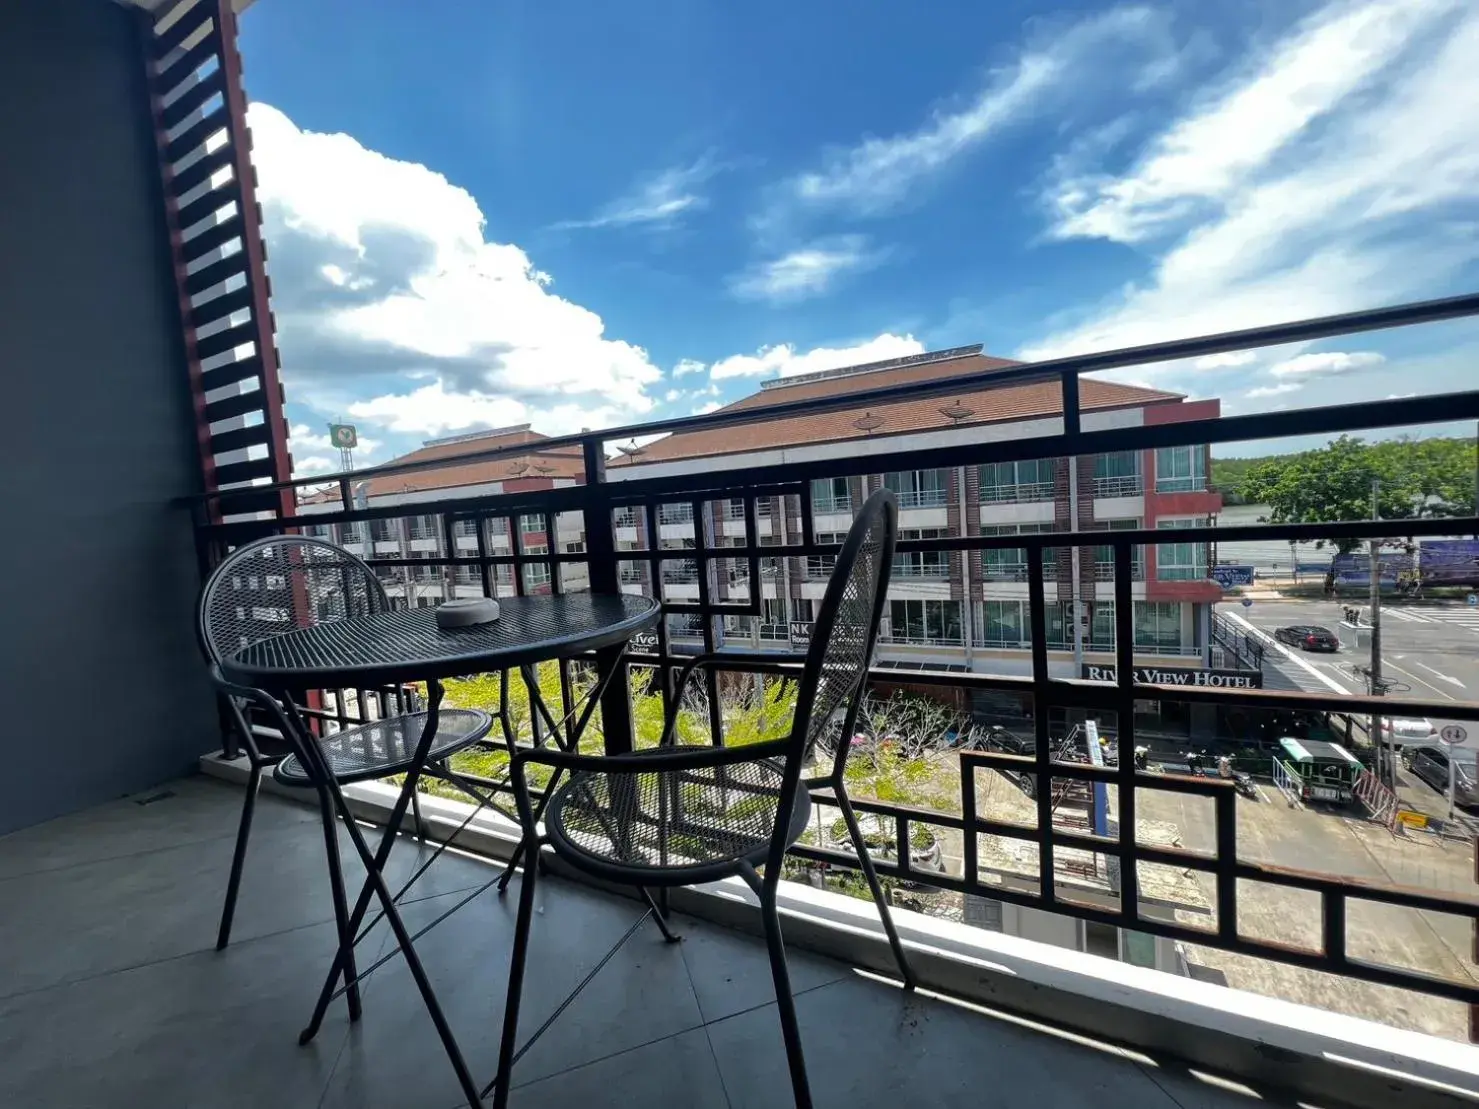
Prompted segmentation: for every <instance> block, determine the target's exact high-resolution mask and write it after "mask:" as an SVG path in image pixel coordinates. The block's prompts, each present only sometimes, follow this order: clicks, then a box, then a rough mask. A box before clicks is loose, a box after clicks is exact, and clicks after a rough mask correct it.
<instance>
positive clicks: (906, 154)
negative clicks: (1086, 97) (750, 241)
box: [762, 7, 1170, 222]
mask: <svg viewBox="0 0 1479 1109" xmlns="http://www.w3.org/2000/svg"><path fill="white" fill-rule="evenodd" d="M1127 44H1128V45H1129V46H1130V47H1131V49H1132V50H1133V52H1134V55H1139V54H1141V53H1143V52H1144V50H1145V49H1146V48H1147V47H1149V48H1150V51H1151V53H1152V55H1153V57H1152V60H1151V62H1150V66H1151V67H1153V68H1148V67H1147V66H1146V65H1145V64H1144V62H1143V61H1142V60H1140V59H1138V58H1137V57H1134V56H1127V54H1126V52H1125V49H1124V47H1125V46H1126V45H1127ZM1169 52H1170V46H1169V39H1168V37H1167V34H1166V27H1165V21H1164V19H1163V18H1162V17H1161V16H1160V15H1159V14H1158V13H1156V12H1154V11H1153V10H1151V9H1149V8H1146V7H1122V8H1115V9H1112V10H1110V11H1108V12H1105V13H1102V14H1100V15H1096V16H1092V17H1090V18H1088V19H1084V20H1082V21H1080V22H1078V23H1076V24H1071V25H1068V26H1067V27H1061V28H1054V29H1053V33H1052V34H1051V35H1045V36H1043V41H1042V44H1041V45H1039V46H1035V47H1032V48H1029V49H1027V50H1024V51H1023V52H1021V53H1020V54H1019V55H1018V56H1017V57H1016V58H1015V59H1014V60H1012V61H1011V62H1009V63H1008V64H1006V65H1004V66H1001V67H1000V68H997V69H994V70H992V71H991V72H990V73H988V74H987V76H986V79H985V81H984V83H983V84H982V86H981V87H980V88H979V89H978V90H976V92H975V93H974V94H973V95H972V96H970V97H969V99H967V100H966V101H965V102H964V103H960V104H956V105H954V106H948V107H947V106H941V107H938V108H936V109H935V110H934V111H933V112H931V113H930V116H929V118H928V119H926V120H924V121H923V122H921V123H920V125H919V126H918V127H916V128H914V129H913V130H910V131H903V132H900V133H898V134H894V135H890V136H888V137H885V138H880V137H876V136H870V137H867V138H864V139H863V140H861V141H860V142H858V143H856V144H855V145H852V146H846V147H838V148H835V149H833V150H831V151H830V152H828V154H827V156H826V157H825V159H824V163H823V165H822V166H821V168H819V169H815V170H811V171H808V172H805V173H801V174H798V175H797V176H795V177H793V178H791V179H790V180H788V181H786V182H784V183H783V184H782V185H781V187H780V188H779V189H778V190H777V194H776V196H775V198H774V200H775V203H776V204H777V205H778V206H781V207H785V206H788V205H799V206H802V207H807V208H820V207H841V208H845V209H849V210H851V211H853V212H855V213H857V214H864V215H869V214H876V213H880V212H883V211H886V210H888V209H889V208H891V207H893V206H894V205H896V204H898V203H900V202H901V201H903V200H905V199H907V198H908V197H909V196H910V193H911V189H912V188H913V187H914V186H915V185H916V184H917V183H918V182H920V181H921V180H922V179H925V178H928V177H930V176H932V175H935V174H937V173H939V172H941V171H943V170H944V169H946V168H947V167H948V166H950V165H951V164H952V163H954V162H956V161H957V160H958V159H960V158H961V157H962V156H964V155H966V154H968V153H970V152H973V151H975V150H976V149H978V148H980V147H981V146H983V145H984V144H985V143H986V142H987V141H988V140H990V139H992V138H994V137H996V136H998V135H999V134H1001V133H1002V132H1004V131H1005V130H1006V129H1007V128H1008V127H1010V126H1011V125H1013V124H1016V123H1019V122H1021V121H1022V120H1024V119H1027V118H1029V117H1030V116H1032V115H1033V114H1034V113H1036V112H1038V111H1041V110H1042V109H1043V108H1045V107H1046V106H1048V104H1049V103H1050V100H1051V98H1050V96H1049V94H1050V93H1053V92H1055V91H1062V90H1079V91H1081V90H1082V89H1083V88H1085V87H1086V86H1087V84H1088V83H1089V81H1090V80H1091V78H1092V71H1091V69H1090V67H1089V66H1088V65H1087V64H1086V63H1087V62H1089V61H1090V60H1092V61H1094V62H1096V63H1098V65H1100V66H1102V67H1106V68H1108V69H1110V70H1112V69H1114V68H1115V66H1116V63H1120V62H1124V63H1125V65H1126V68H1133V69H1134V70H1135V72H1136V73H1137V75H1138V76H1137V77H1136V78H1134V80H1136V81H1139V80H1141V79H1142V78H1143V79H1145V80H1148V81H1154V80H1158V79H1162V78H1164V77H1165V76H1166V75H1168V74H1169V72H1170V70H1169V69H1168V68H1167V61H1168V54H1169ZM1101 72H1102V70H1101ZM775 215H776V213H772V214H771V216H770V217H768V218H767V219H763V220H762V222H769V219H771V218H774V217H775Z"/></svg>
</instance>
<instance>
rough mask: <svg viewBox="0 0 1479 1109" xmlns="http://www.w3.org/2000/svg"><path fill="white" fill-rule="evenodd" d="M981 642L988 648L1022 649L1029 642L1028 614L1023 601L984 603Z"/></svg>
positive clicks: (982, 607)
mask: <svg viewBox="0 0 1479 1109" xmlns="http://www.w3.org/2000/svg"><path fill="white" fill-rule="evenodd" d="M979 611H980V613H981V620H980V623H981V631H980V635H981V642H982V644H984V645H985V646H987V647H1020V646H1023V645H1024V644H1026V643H1027V641H1028V628H1029V625H1028V622H1027V613H1026V611H1025V608H1024V606H1023V603H1022V602H1021V601H983V602H981V607H980V609H979Z"/></svg>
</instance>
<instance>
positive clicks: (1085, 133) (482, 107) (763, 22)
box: [242, 0, 1479, 473]
mask: <svg viewBox="0 0 1479 1109" xmlns="http://www.w3.org/2000/svg"><path fill="white" fill-rule="evenodd" d="M242 49H243V54H244V57H245V59H246V63H247V73H246V78H247V89H248V92H249V94H250V96H251V98H252V100H253V106H252V108H251V110H250V116H249V119H250V123H251V126H252V129H253V136H254V141H255V158H256V162H257V165H258V171H259V178H260V188H261V199H262V201H263V206H264V211H265V213H266V220H267V235H268V243H269V247H270V250H271V260H270V269H271V272H272V276H273V285H274V308H275V311H276V315H277V319H278V326H279V339H280V348H281V351H282V356H283V373H284V378H285V380H286V382H287V386H288V392H289V401H290V405H289V416H290V419H291V422H292V424H293V427H294V434H293V448H294V454H295V457H296V458H297V460H298V465H299V472H300V473H312V472H315V471H321V470H324V469H327V468H329V467H330V465H331V452H330V451H329V450H328V449H327V443H326V440H325V430H324V427H325V424H326V423H327V421H328V420H330V419H331V418H334V417H345V418H348V419H351V420H353V422H355V423H356V424H357V425H359V427H360V429H361V435H362V436H363V437H364V438H365V439H366V440H367V441H368V443H369V444H370V445H369V448H368V450H367V451H364V452H362V453H361V456H360V458H359V461H360V462H361V464H366V463H371V462H376V461H383V460H385V459H387V458H389V457H390V456H392V455H393V454H396V453H400V452H402V451H404V450H407V449H409V448H411V447H414V446H416V445H418V444H419V443H420V442H421V441H422V440H423V439H425V438H429V437H432V436H437V435H446V434H455V433H459V432H463V431H470V430H474V429H476V428H478V427H486V426H502V425H506V424H512V423H522V422H531V423H533V425H534V426H535V427H536V428H538V429H540V430H543V431H547V432H550V433H560V432H566V431H574V430H578V429H579V428H581V427H599V426H603V425H612V424H616V423H625V422H630V421H635V420H643V419H649V418H659V417H663V416H669V415H687V414H689V413H691V412H696V411H703V410H706V409H707V408H709V407H712V406H715V405H717V404H719V403H721V402H723V401H727V400H731V399H734V398H735V397H738V396H741V395H744V394H745V393H747V392H750V391H752V390H753V389H754V388H755V387H756V385H757V384H758V382H759V381H761V380H763V379H765V378H768V377H774V376H776V375H777V374H786V373H796V372H804V371H806V370H811V369H819V368H825V367H828V366H832V365H846V364H850V363H855V362H860V361H867V360H871V359H876V358H881V357H890V356H893V355H898V354H905V353H911V352H914V351H918V350H924V349H937V348H941V347H947V346H954V345H960V344H965V343H975V342H980V343H984V344H985V347H986V349H987V351H988V352H990V353H993V354H1000V355H1004V356H1019V357H1037V356H1048V355H1052V354H1061V353H1067V352H1072V351H1086V350H1093V349H1103V348H1108V347H1115V346H1123V345H1128V344H1131V343H1138V342H1145V341H1152V340H1156V339H1170V338H1177V337H1182V336H1186V335H1191V334H1197V333H1203V332H1208V331H1216V330H1225V329H1228V328H1233V327H1243V326H1252V325H1256V324H1260V323H1272V322H1277V321H1279V320H1283V319H1291V318H1297V317H1301V316H1308V315H1318V314H1324V313H1327V312H1335V311H1345V310H1351V309H1356V308H1361V307H1371V306H1376V305H1380V304H1384V303H1393V302H1397V301H1401V300H1408V299H1417V298H1422V297H1429V296H1440V295H1445V294H1449V293H1454V292H1458V291H1461V290H1463V289H1465V288H1466V287H1467V288H1472V286H1473V278H1474V276H1475V265H1474V263H1475V258H1476V255H1479V238H1476V228H1479V223H1476V215H1479V211H1476V209H1479V204H1476V202H1475V199H1474V198H1475V197H1476V196H1479V188H1476V186H1479V144H1475V143H1474V142H1473V141H1472V134H1473V125H1472V120H1473V119H1474V118H1475V114H1476V110H1479V7H1476V6H1475V5H1473V4H1472V3H1469V2H1467V0H1337V2H1333V3H1305V4H1301V3H1296V2H1293V0H1278V2H1274V0H1267V2H1264V0H1237V2H1233V0H1230V2H1227V3H1219V4H1209V3H1204V2H1191V0H1182V2H1176V0H1170V2H1161V3H1146V4H1135V3H1127V4H1088V3H1080V4H1069V3H1052V2H1049V0H1035V2H1027V0H998V2H996V3H992V4H977V3H963V2H962V3H947V2H943V0H942V2H938V3H932V4H908V5H906V4H898V3H888V4H885V3H858V2H854V3H850V4H848V5H846V6H845V7H844V6H842V5H822V4H801V5H798V4H780V3H750V4H745V5H735V4H721V3H718V2H699V0H692V2H688V3H647V2H642V0H632V2H628V3H625V4H621V5H597V4H586V5H550V4H535V3H514V2H510V3H500V4H484V5H468V4H463V3H453V2H450V0H421V2H420V3H418V4H415V5H409V4H403V3H391V2H388V0H378V2H376V0H353V2H350V0H315V3H313V4H295V3H289V2H284V0H260V2H259V3H257V4H255V5H254V6H253V7H252V8H251V9H250V10H249V11H248V12H247V13H246V15H245V16H244V17H243V19H242ZM1476 354H1479V334H1476V332H1475V329H1474V328H1473V327H1471V326H1468V325H1460V324H1451V325H1442V326H1438V327H1431V328H1425V329H1420V330H1415V331H1412V332H1410V333H1391V334H1388V335H1383V336H1357V337H1353V338H1350V339H1347V340H1345V341H1343V342H1336V343H1325V344H1314V345H1301V346H1298V347H1288V348H1282V349H1280V350H1272V351H1263V352H1259V353H1258V354H1256V355H1253V354H1249V355H1248V356H1246V357H1242V358H1239V357H1230V356H1224V357H1223V358H1221V359H1218V360H1211V361H1208V360H1203V361H1202V362H1201V363H1195V362H1182V363H1177V364H1168V365H1164V366H1158V367H1148V368H1141V369H1138V370H1136V371H1134V372H1127V373H1125V374H1123V375H1121V376H1123V377H1124V378H1125V379H1127V380H1135V381H1141V382H1147V383H1150V384H1154V385H1157V386H1161V387H1167V388H1174V389H1178V390H1181V391H1185V392H1188V393H1190V394H1192V395H1196V396H1220V397H1221V398H1222V399H1223V402H1224V410H1225V411H1237V412H1249V411H1259V410H1265V409H1271V408H1276V407H1286V406H1294V405H1298V406H1304V405H1307V404H1319V403H1330V402H1332V401H1334V400H1337V399H1341V400H1343V399H1352V398H1354V397H1361V398H1382V397H1386V396H1393V395H1401V394H1403V393H1408V392H1412V391H1414V389H1422V390H1423V391H1433V390H1438V389H1451V388H1459V387H1461V386H1463V385H1465V384H1469V383H1471V382H1472V375H1473V372H1474V371H1473V366H1474V364H1475V358H1474V356H1475V355H1476Z"/></svg>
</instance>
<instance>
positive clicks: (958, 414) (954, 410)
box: [940, 401, 976, 424]
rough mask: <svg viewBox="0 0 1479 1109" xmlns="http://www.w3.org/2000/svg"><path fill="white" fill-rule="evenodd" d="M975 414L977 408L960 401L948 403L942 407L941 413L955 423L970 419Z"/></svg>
mask: <svg viewBox="0 0 1479 1109" xmlns="http://www.w3.org/2000/svg"><path fill="white" fill-rule="evenodd" d="M975 414H976V410H975V409H974V408H967V407H966V406H965V405H963V404H961V403H960V401H956V402H955V403H954V404H947V405H946V406H945V407H944V408H942V409H940V415H942V416H944V417H945V418H946V419H947V420H949V421H950V422H951V423H953V424H958V423H960V422H961V421H962V420H969V419H970V418H971V417H972V416H974V415H975Z"/></svg>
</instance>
